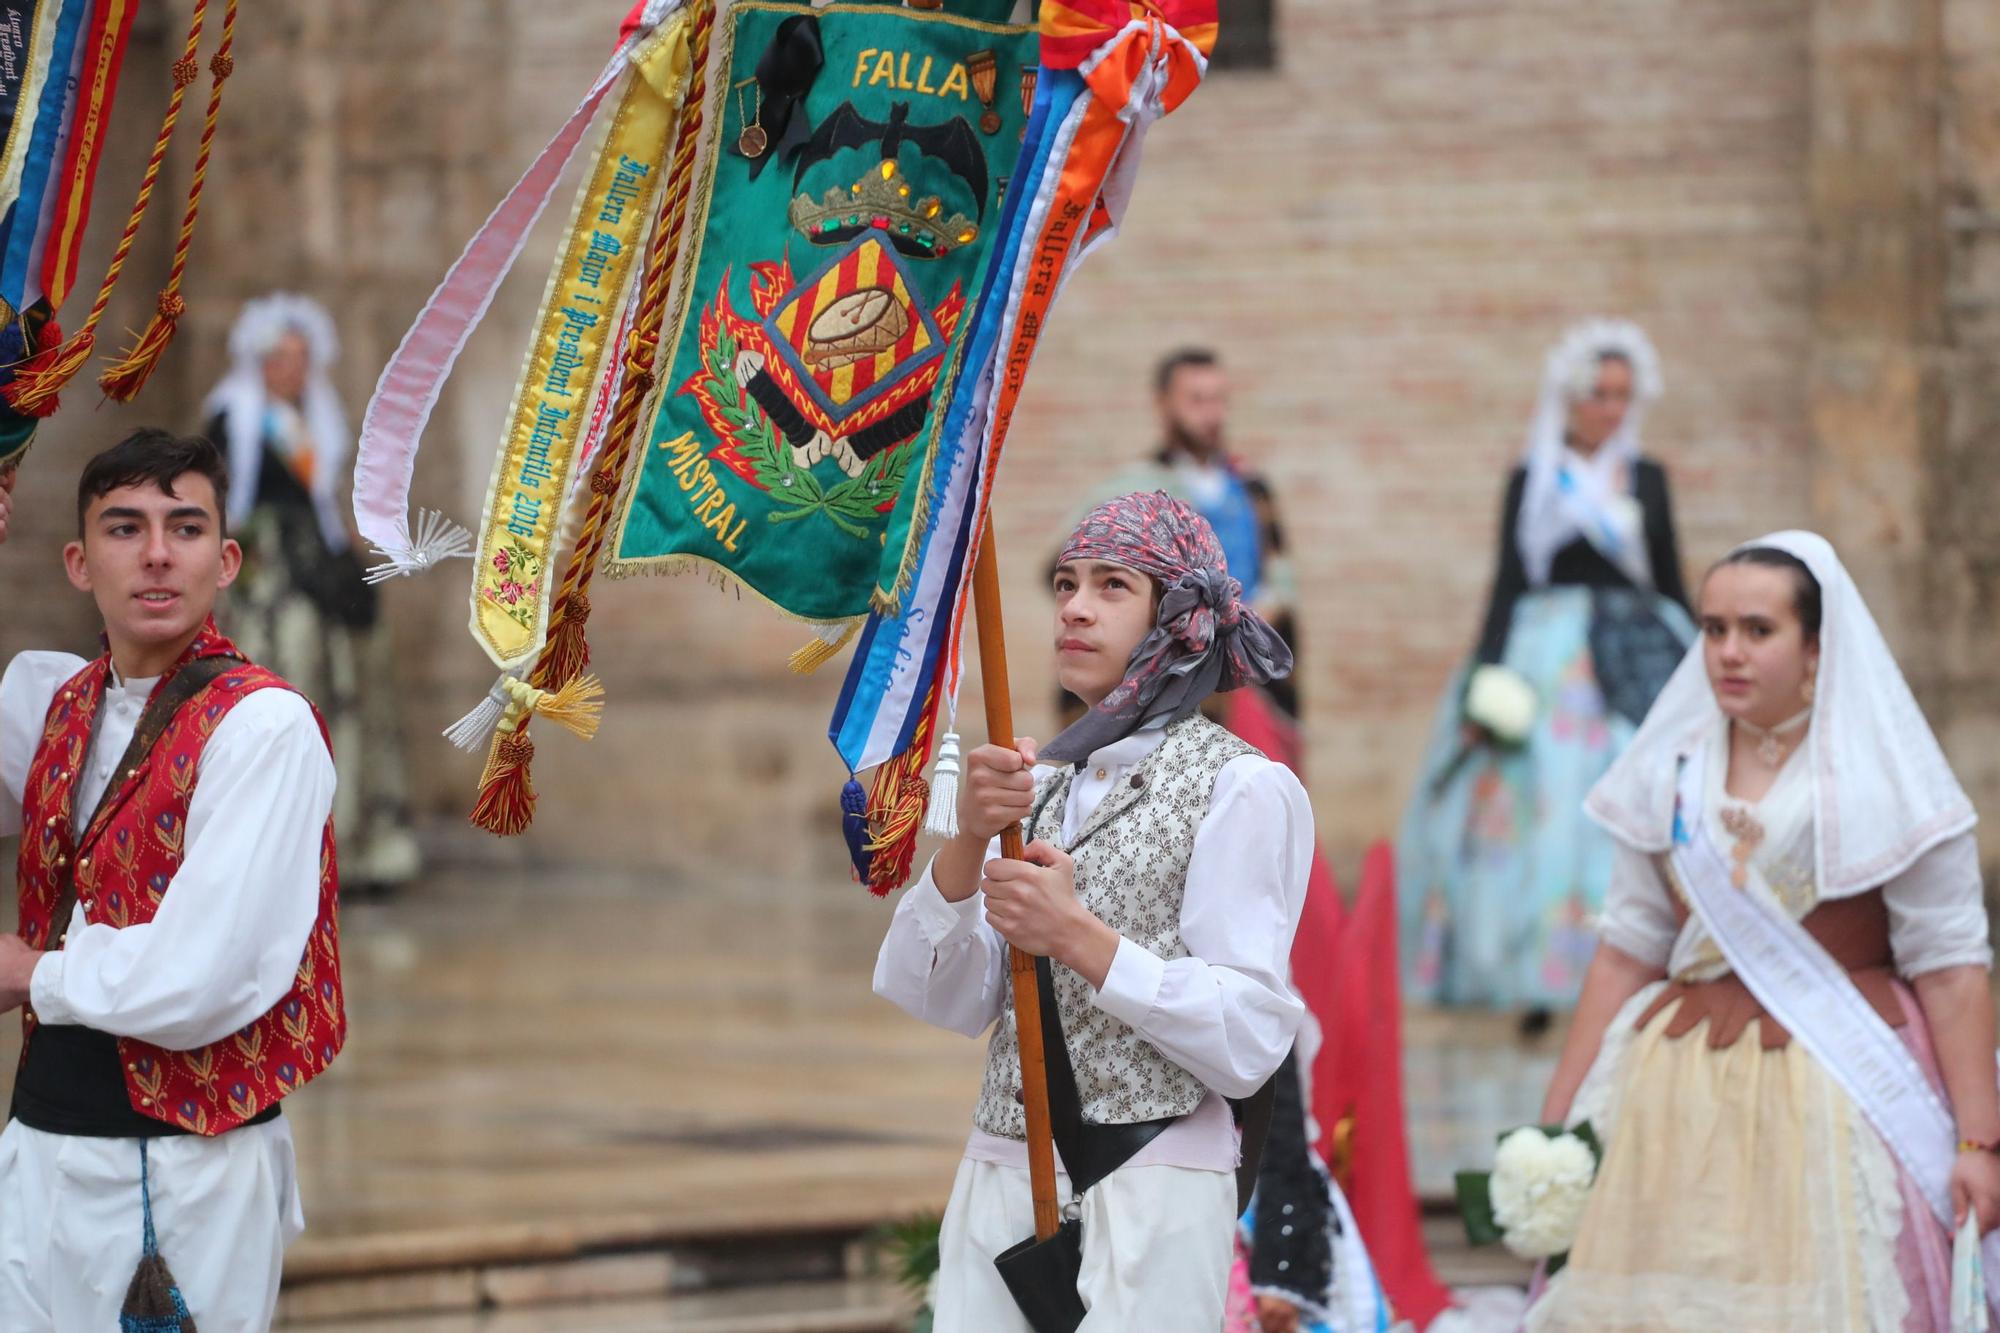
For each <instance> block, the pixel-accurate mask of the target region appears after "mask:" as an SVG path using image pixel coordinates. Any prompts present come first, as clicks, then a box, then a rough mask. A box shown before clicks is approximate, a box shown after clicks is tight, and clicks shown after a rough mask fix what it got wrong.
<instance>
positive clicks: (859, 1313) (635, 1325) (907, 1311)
mask: <svg viewBox="0 0 2000 1333" xmlns="http://www.w3.org/2000/svg"><path fill="white" fill-rule="evenodd" d="M913 1308H914V1307H913V1303H912V1301H911V1300H910V1298H909V1297H908V1296H907V1295H906V1294H905V1293H904V1292H903V1291H901V1290H900V1289H899V1288H897V1287H895V1286H894V1285H892V1284H889V1283H886V1282H882V1281H879V1280H868V1279H857V1280H850V1281H834V1282H787V1283H773V1284H769V1285H763V1286H752V1287H739V1288H736V1289H734V1290H731V1291H720V1292H695V1293H690V1294H686V1295H676V1296H668V1297H653V1298H649V1299H637V1300H591V1301H583V1302H576V1303H570V1304H562V1305H535V1306H530V1307H522V1308H512V1309H509V1308H500V1309H487V1310H476V1311H473V1310H467V1311H460V1312H458V1313H451V1314H427V1315H408V1314H406V1315H391V1316H384V1317H376V1318H337V1319H314V1320H303V1321H302V1320H297V1319H281V1320H280V1321H279V1323H278V1325H277V1327H278V1328H279V1329H282V1330H293V1331H295V1333H904V1331H905V1330H907V1329H908V1328H909V1325H910V1316H911V1313H912V1311H913Z"/></svg>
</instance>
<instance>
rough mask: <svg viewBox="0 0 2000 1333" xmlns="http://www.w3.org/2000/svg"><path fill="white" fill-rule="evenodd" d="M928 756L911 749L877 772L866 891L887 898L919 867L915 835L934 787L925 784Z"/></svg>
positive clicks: (870, 803)
mask: <svg viewBox="0 0 2000 1333" xmlns="http://www.w3.org/2000/svg"><path fill="white" fill-rule="evenodd" d="M928 757H929V756H928V755H927V754H926V753H925V750H924V748H923V747H921V746H917V745H912V746H911V747H910V748H909V749H908V750H906V751H904V752H903V753H902V754H899V755H897V756H896V757H895V758H894V759H891V760H890V761H889V762H888V763H886V764H883V765H882V766H881V767H880V768H878V769H876V770H875V780H874V782H872V783H870V784H869V791H868V832H869V839H868V857H869V861H868V891H869V892H870V893H872V894H874V895H875V896H876V897H878V898H881V897H886V896H887V895H888V894H889V893H890V892H891V891H893V890H895V889H899V888H901V887H902V886H903V884H904V882H905V881H906V880H908V879H909V877H910V870H911V868H912V867H913V866H914V865H915V864H916V858H917V835H918V834H919V833H921V832H922V831H923V827H924V807H925V806H926V805H927V804H928V803H929V801H930V790H931V789H930V784H929V783H927V782H925V781H924V763H925V761H926V760H927V759H928Z"/></svg>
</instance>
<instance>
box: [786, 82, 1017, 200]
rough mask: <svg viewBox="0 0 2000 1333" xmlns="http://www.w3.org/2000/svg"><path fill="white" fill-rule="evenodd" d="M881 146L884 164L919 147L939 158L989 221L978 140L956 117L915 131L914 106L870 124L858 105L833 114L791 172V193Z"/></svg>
mask: <svg viewBox="0 0 2000 1333" xmlns="http://www.w3.org/2000/svg"><path fill="white" fill-rule="evenodd" d="M872 143H879V144H880V145H881V151H882V159H883V161H885V162H886V161H894V160H895V157H896V152H897V150H898V149H900V148H901V147H902V146H903V145H904V144H911V145H914V146H915V147H916V148H917V150H918V151H920V152H922V153H923V154H924V156H926V157H932V158H936V159H937V160H938V161H939V162H942V163H944V165H945V166H947V167H949V168H950V169H951V171H952V174H953V175H955V176H957V177H958V178H959V179H960V180H962V181H964V182H965V183H966V185H967V186H969V187H971V190H972V198H973V206H974V207H975V208H976V209H977V210H978V213H977V216H978V217H979V218H981V219H984V218H985V216H986V189H987V180H986V156H985V154H984V153H983V152H982V151H981V150H980V147H979V134H978V132H977V131H975V130H974V129H973V128H972V123H971V122H970V121H968V120H966V118H965V117H963V116H953V117H952V118H951V119H950V120H947V121H945V122H944V123H943V124H942V125H912V124H911V123H910V104H909V103H908V102H897V103H894V104H893V105H891V106H890V108H889V119H888V120H887V121H880V120H869V119H868V118H867V117H866V116H863V115H862V114H861V113H860V112H859V111H857V110H855V108H854V103H852V102H842V103H841V104H840V105H839V106H837V107H835V108H834V109H833V114H832V115H830V116H828V117H827V118H826V119H825V120H822V121H821V122H820V123H819V128H818V129H816V130H814V131H813V136H812V138H811V139H808V140H807V141H806V143H805V146H804V147H803V148H801V149H800V150H799V156H798V165H797V167H796V168H795V169H794V170H793V172H792V188H793V189H797V188H798V187H799V184H800V183H801V182H802V181H804V180H805V175H806V171H807V170H808V169H809V168H811V167H813V166H815V165H817V164H818V163H821V162H824V161H826V160H827V159H828V158H830V157H832V156H833V155H834V154H835V153H838V152H840V151H841V150H842V149H845V148H866V147H867V146H868V145H869V144H872Z"/></svg>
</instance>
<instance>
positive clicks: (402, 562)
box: [365, 509, 472, 583]
mask: <svg viewBox="0 0 2000 1333" xmlns="http://www.w3.org/2000/svg"><path fill="white" fill-rule="evenodd" d="M375 553H376V554H377V555H379V556H381V557H382V563H381V564H379V565H372V566H370V567H369V569H368V573H367V574H366V576H365V577H366V578H367V580H368V582H370V583H387V582H388V581H389V580H390V579H398V578H406V577H408V576H409V575H411V574H421V573H423V572H424V571H425V570H427V569H430V568H431V567H432V566H434V565H440V564H443V563H444V562H445V561H447V560H462V559H467V558H469V557H470V556H471V555H472V534H471V533H470V532H467V531H466V530H465V529H464V528H462V527H460V526H459V525H458V524H456V523H454V522H452V521H451V520H450V519H448V518H446V517H445V516H444V515H443V514H441V513H439V512H438V511H437V510H435V509H419V510H418V511H417V532H416V536H415V537H414V538H413V539H412V540H411V541H410V542H409V544H408V545H406V546H403V547H402V548H400V549H395V550H391V549H389V548H386V547H381V546H378V547H376V548H375Z"/></svg>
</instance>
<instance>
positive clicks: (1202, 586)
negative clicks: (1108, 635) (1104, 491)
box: [1040, 491, 1292, 764]
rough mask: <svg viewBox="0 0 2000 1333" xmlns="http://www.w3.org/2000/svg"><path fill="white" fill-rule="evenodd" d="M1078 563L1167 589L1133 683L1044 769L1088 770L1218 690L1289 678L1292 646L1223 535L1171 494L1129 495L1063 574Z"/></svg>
mask: <svg viewBox="0 0 2000 1333" xmlns="http://www.w3.org/2000/svg"><path fill="white" fill-rule="evenodd" d="M1076 560H1101V561H1103V562H1104V563H1106V564H1112V565H1122V566H1124V567H1125V568H1127V569H1136V570H1138V571H1139V572H1140V573H1142V574H1147V575H1150V576H1152V577H1153V578H1155V579H1157V580H1159V582H1160V585H1161V588H1162V592H1161V595H1160V606H1159V613H1158V616H1157V618H1156V620H1155V621H1154V624H1153V629H1152V631H1151V632H1150V633H1149V634H1147V635H1146V637H1145V638H1144V639H1143V640H1142V641H1141V642H1140V644H1139V646H1138V647H1137V648H1135V649H1134V650H1133V651H1132V660H1131V662H1130V664H1129V665H1127V667H1126V668H1125V678H1124V679H1123V680H1121V681H1119V682H1118V685H1117V686H1116V687H1115V688H1114V689H1113V690H1112V691H1111V693H1110V694H1108V695H1106V696H1105V697H1104V700H1103V701H1102V702H1101V703H1099V704H1098V705H1097V706H1096V707H1095V708H1092V709H1091V710H1090V711H1089V712H1088V713H1085V714H1084V715H1083V716H1082V717H1081V718H1079V719H1077V721H1076V722H1075V723H1073V724H1072V725H1071V726H1069V727H1068V728H1067V729H1065V730H1064V731H1063V732H1062V734H1061V735H1059V736H1057V737H1056V738H1055V739H1054V740H1052V741H1050V742H1049V743H1048V744H1047V745H1045V746H1043V747H1042V750H1041V756H1040V757H1041V758H1042V760H1044V761H1045V762H1048V763H1056V764H1072V763H1077V762H1080V761H1081V760H1083V759H1085V758H1087V757H1088V756H1089V755H1090V754H1091V753H1092V752H1094V751H1096V750H1101V749H1103V748H1104V747H1105V746H1107V745H1110V744H1113V743H1114V742H1116V741H1120V740H1123V739H1124V738H1125V737H1127V736H1129V735H1131V734H1132V733H1133V732H1135V731H1138V730H1139V729H1140V728H1142V727H1144V726H1146V725H1148V724H1149V723H1154V722H1178V721H1180V720H1181V719H1182V718H1184V717H1187V716H1189V715H1190V714H1192V713H1193V712H1194V711H1195V710H1196V709H1197V708H1200V707H1201V704H1202V701H1203V700H1204V699H1206V698H1208V696H1209V695H1211V694H1214V693H1216V692H1217V691H1218V690H1233V689H1237V688H1239V687H1241V686H1244V685H1264V684H1268V683H1269V682H1271V681H1274V680H1282V679H1283V678H1284V677H1286V676H1288V675H1290V674H1291V670H1292V650H1291V648H1290V646H1289V645H1287V644H1286V643H1285V641H1284V640H1283V639H1282V638H1280V637H1278V632H1277V631H1276V630H1274V629H1272V628H1271V626H1270V624H1269V623H1268V622H1266V621H1265V619H1264V618H1263V617H1262V616H1260V615H1258V614H1257V613H1256V612H1255V611H1252V610H1251V609H1250V608H1249V607H1247V606H1245V605H1244V604H1243V585H1242V584H1240V583H1238V582H1237V581H1236V580H1235V579H1233V578H1231V577H1230V575H1229V563H1228V561H1227V560H1225V559H1224V558H1223V554H1222V543H1221V542H1220V541H1218V540H1216V536H1215V529H1213V528H1211V527H1210V526H1209V525H1208V520H1207V519H1205V518H1203V517H1202V516H1201V515H1200V514H1199V513H1197V512H1195V510H1194V509H1193V508H1191V507H1190V506H1188V505H1187V504H1185V503H1183V502H1182V501H1179V500H1176V499H1174V498H1173V497H1172V496H1170V495H1168V494H1167V493H1166V492H1165V491H1153V492H1150V493H1139V494H1133V495H1121V496H1119V497H1118V498H1117V499H1115V500H1107V501H1105V502H1104V503H1103V504H1101V505H1099V506H1097V508H1095V509H1093V510H1091V511H1090V513H1088V514H1086V515H1085V516H1084V519H1083V522H1082V523H1080V524H1078V525H1077V529H1076V531H1075V532H1073V533H1071V534H1070V539H1069V541H1068V542H1066V543H1065V544H1064V545H1063V549H1062V554H1061V555H1060V556H1059V557H1057V563H1058V564H1069V563H1070V562H1072V561H1076Z"/></svg>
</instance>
